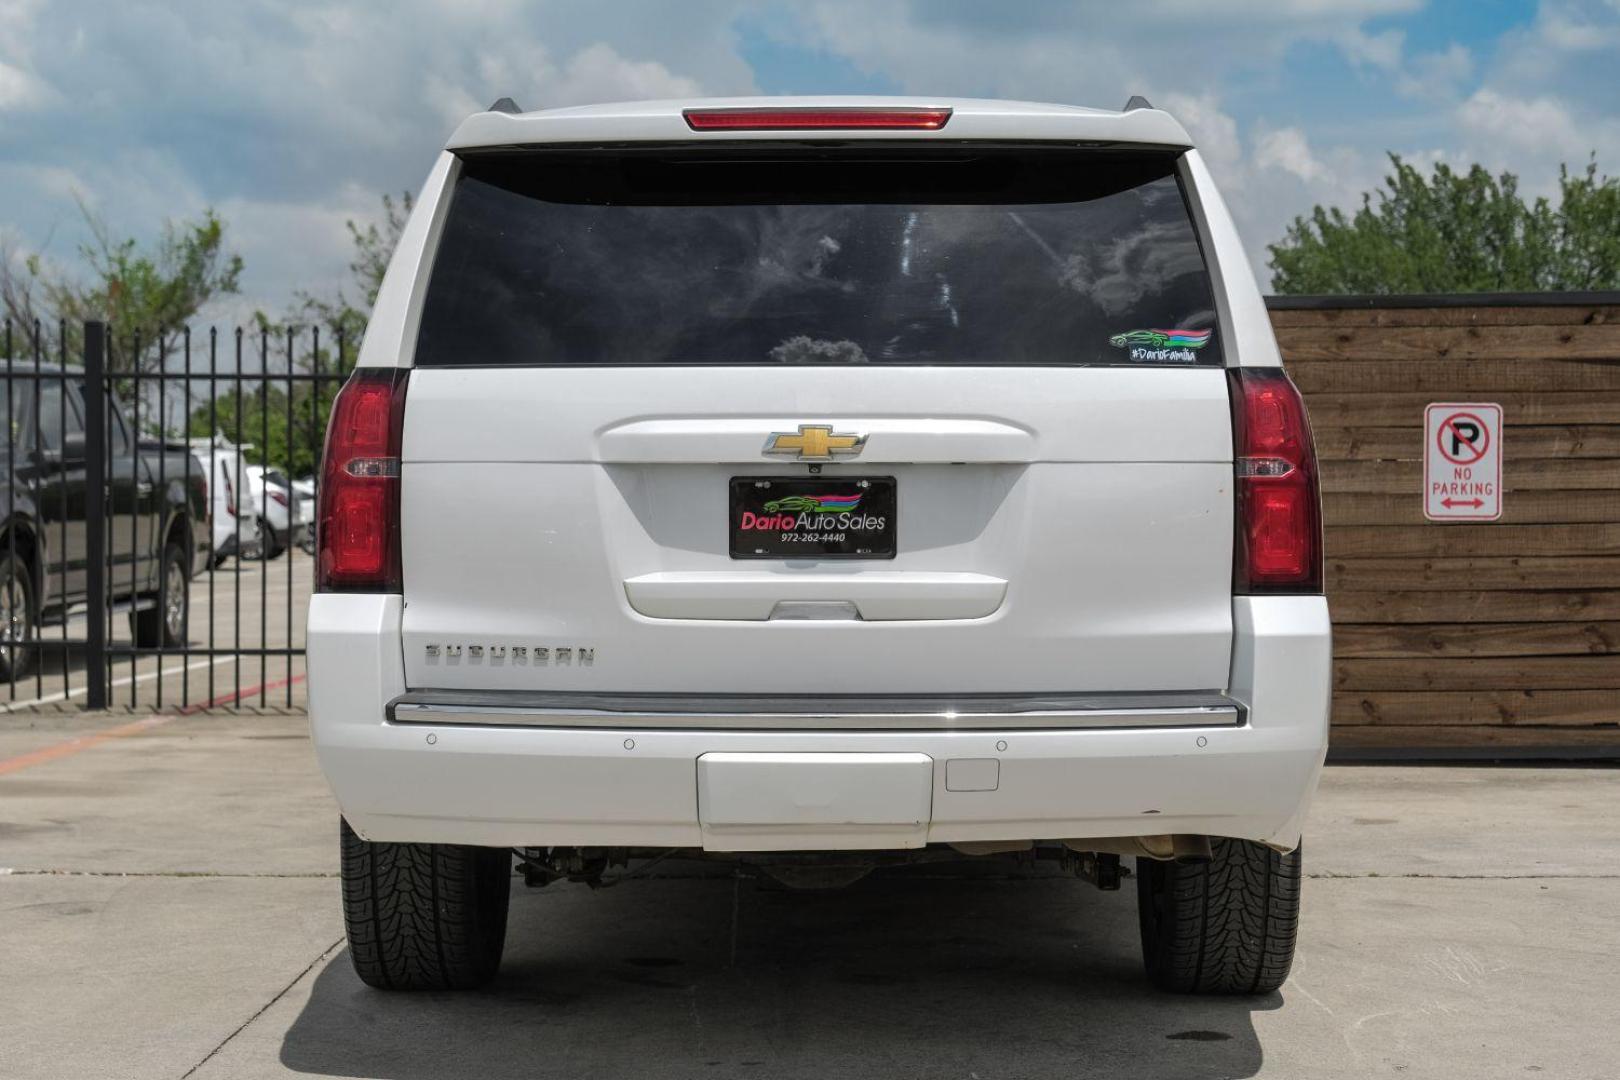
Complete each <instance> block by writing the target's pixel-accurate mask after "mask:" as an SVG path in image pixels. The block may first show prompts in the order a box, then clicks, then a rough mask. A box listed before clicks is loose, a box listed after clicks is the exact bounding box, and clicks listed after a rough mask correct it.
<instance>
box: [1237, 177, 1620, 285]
mask: <svg viewBox="0 0 1620 1080" xmlns="http://www.w3.org/2000/svg"><path fill="white" fill-rule="evenodd" d="M1390 162H1391V164H1392V165H1393V166H1394V172H1393V173H1392V174H1391V175H1389V176H1387V177H1385V179H1384V186H1383V187H1382V188H1380V189H1379V190H1378V191H1377V192H1376V200H1375V198H1374V194H1375V193H1372V192H1369V193H1367V194H1364V195H1363V196H1362V197H1361V207H1360V208H1359V209H1358V210H1356V211H1355V213H1354V214H1353V215H1347V214H1346V213H1345V212H1344V211H1343V210H1340V209H1338V208H1337V207H1335V208H1331V209H1329V208H1326V207H1322V206H1317V207H1316V208H1315V209H1313V210H1312V211H1311V213H1310V214H1309V215H1307V216H1305V217H1298V218H1295V219H1294V222H1293V224H1292V225H1290V226H1289V227H1288V231H1287V234H1286V235H1285V236H1284V237H1283V239H1282V241H1281V242H1279V243H1276V244H1272V245H1270V247H1269V251H1270V252H1271V260H1270V264H1271V269H1272V271H1273V273H1272V279H1271V285H1272V288H1273V289H1274V290H1275V291H1276V292H1278V293H1283V294H1295V295H1298V294H1308V293H1374V294H1385V293H1444V292H1458V293H1466V292H1541V291H1546V290H1561V289H1613V288H1620V179H1616V178H1612V177H1606V176H1600V175H1599V174H1598V170H1597V162H1596V160H1595V159H1594V160H1591V161H1589V162H1587V165H1586V168H1585V169H1584V170H1581V171H1579V172H1573V173H1572V172H1571V171H1570V170H1569V168H1568V166H1561V167H1560V168H1559V189H1560V191H1559V201H1558V205H1556V206H1554V205H1553V204H1552V203H1551V202H1550V201H1549V200H1548V199H1546V198H1537V199H1535V200H1527V199H1525V198H1524V196H1522V195H1521V194H1520V193H1519V180H1518V177H1516V176H1514V175H1513V174H1512V173H1507V172H1504V173H1502V174H1501V175H1500V176H1492V175H1491V174H1490V173H1489V172H1487V171H1486V170H1485V169H1484V168H1483V167H1482V166H1480V165H1474V166H1472V167H1471V168H1470V169H1468V171H1467V172H1457V171H1455V170H1454V169H1452V168H1451V167H1449V166H1447V165H1445V164H1443V163H1442V164H1437V165H1436V166H1435V167H1434V171H1433V173H1432V174H1431V175H1429V176H1425V175H1424V174H1423V173H1422V172H1420V171H1418V169H1416V168H1414V167H1413V166H1412V165H1410V164H1408V163H1406V162H1405V161H1402V160H1401V158H1400V157H1399V156H1397V155H1395V154H1391V155H1390Z"/></svg>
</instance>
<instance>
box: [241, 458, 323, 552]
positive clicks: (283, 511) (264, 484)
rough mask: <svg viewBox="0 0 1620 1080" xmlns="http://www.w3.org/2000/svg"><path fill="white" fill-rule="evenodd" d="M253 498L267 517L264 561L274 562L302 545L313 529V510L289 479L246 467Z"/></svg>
mask: <svg viewBox="0 0 1620 1080" xmlns="http://www.w3.org/2000/svg"><path fill="white" fill-rule="evenodd" d="M242 468H243V471H244V472H246V473H247V478H248V485H249V486H250V487H251V488H252V489H253V498H254V500H255V501H256V502H257V503H258V505H259V506H260V507H262V512H263V515H264V520H263V525H262V533H263V536H264V557H265V558H267V559H274V558H276V557H277V556H279V555H280V554H281V553H282V552H283V551H285V550H287V548H289V547H293V546H295V545H298V544H301V543H302V542H303V539H304V534H305V533H306V532H308V530H310V529H311V528H313V527H314V525H313V522H312V521H311V512H310V508H311V507H312V506H313V503H312V502H311V503H306V502H305V501H304V499H303V498H302V497H301V496H300V495H299V493H298V491H297V490H296V488H295V487H294V486H293V485H292V484H290V483H289V482H288V481H287V477H286V476H285V475H283V474H282V473H280V472H278V471H277V470H275V469H267V468H265V467H264V466H263V465H244V466H243V467H242Z"/></svg>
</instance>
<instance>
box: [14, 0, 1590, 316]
mask: <svg viewBox="0 0 1620 1080" xmlns="http://www.w3.org/2000/svg"><path fill="white" fill-rule="evenodd" d="M1126 7H1127V5H1119V4H1102V3H1096V4H1081V3H1061V4H1060V3H1033V2H1031V3H1003V4H993V3H983V2H977V0H934V2H924V0H915V2H910V3H902V2H885V0H865V2H855V3H850V2H837V0H827V2H818V0H798V2H796V3H773V2H764V0H760V2H750V0H681V2H679V3H674V2H668V3H628V2H625V3H614V2H609V0H589V2H577V3H576V2H569V0H557V2H530V3H525V2H521V0H390V2H386V3H384V2H380V0H378V2H373V3H359V2H328V3H302V2H299V0H170V2H168V3H160V2H146V0H120V2H112V0H101V2H96V0H0V232H3V234H4V238H5V241H6V243H7V245H8V246H9V247H10V248H11V249H12V250H13V251H14V252H26V251H32V250H38V249H41V248H43V250H44V252H45V254H46V256H47V257H48V258H53V259H55V260H56V261H57V262H59V263H63V264H68V265H71V264H72V262H73V256H74V250H75V247H76V245H77V244H78V243H79V242H80V240H81V239H82V228H81V226H80V223H79V213H78V210H77V208H76V205H75V196H77V197H79V198H81V199H83V200H84V202H85V203H87V204H88V205H89V206H90V207H92V208H93V209H94V210H95V212H96V213H98V214H99V215H101V216H102V217H103V218H104V219H105V220H106V221H107V222H108V223H109V224H110V225H111V226H112V227H113V229H114V230H115V231H117V232H120V233H124V234H129V235H134V236H138V237H143V238H145V237H150V236H151V235H153V234H154V233H155V232H156V231H157V230H158V228H159V227H160V226H161V223H162V221H163V220H164V219H165V218H174V217H186V216H190V215H195V214H197V213H198V212H200V211H201V210H202V209H203V208H205V207H209V206H212V207H215V208H217V209H218V211H219V212H220V213H221V215H222V216H223V217H224V218H225V219H226V221H227V222H228V223H229V227H230V235H231V240H232V243H233V245H234V246H235V248H236V249H237V250H238V251H239V252H240V253H241V254H242V255H243V256H244V258H245V259H246V262H247V271H246V274H245V275H244V279H243V287H244V296H243V298H242V300H241V302H239V303H237V304H233V305H230V306H229V308H228V309H222V310H221V311H219V312H215V313H213V314H214V315H215V316H216V317H223V318H230V317H232V316H234V315H238V314H240V313H241V311H243V310H245V309H250V308H251V307H252V306H255V305H257V306H263V307H265V308H267V309H269V310H272V311H273V310H277V309H279V308H280V307H281V306H282V305H283V304H285V303H286V301H287V299H288V298H289V297H290V295H291V294H292V292H293V291H294V290H295V289H299V288H305V289H312V290H316V291H321V290H326V289H330V288H332V287H334V286H335V285H336V284H337V283H338V282H340V281H341V280H342V278H343V276H344V267H345V264H346V262H347V260H348V241H347V237H346V234H345V232H344V230H343V222H344V221H345V220H346V219H349V218H359V219H362V220H365V219H368V218H371V217H374V216H375V214H376V212H377V208H378V196H379V194H380V193H381V192H385V191H398V190H400V189H402V188H411V189H413V190H414V188H415V187H416V186H417V185H418V184H419V183H420V181H421V179H422V177H423V175H424V174H425V172H426V170H427V167H428V165H429V163H430V162H431V160H432V158H433V155H434V152H435V151H436V150H437V149H438V147H439V146H440V145H441V144H442V142H443V140H444V138H445V136H446V135H447V134H448V133H449V131H450V130H451V129H452V128H453V127H454V125H455V124H456V122H457V121H458V120H459V119H461V118H462V117H463V116H464V115H466V114H467V113H468V112H471V111H474V110H476V109H479V108H483V107H485V106H487V105H488V104H489V103H490V102H491V101H493V100H494V99H495V98H497V97H500V96H502V95H510V96H512V97H514V98H516V99H517V101H518V102H519V104H521V105H523V106H524V107H525V108H538V107H541V106H547V105H571V104H580V103H586V102H594V101H611V100H617V99H628V98H647V97H688V96H696V95H701V94H749V93H764V94H787V93H838V92H866V93H894V94H918V95H958V96H976V97H1014V98H1027V99H1035V100H1043V101H1058V102H1072V103H1078V104H1085V105H1100V106H1105V107H1110V108H1116V107H1118V106H1119V105H1120V104H1122V103H1123V102H1124V100H1125V99H1126V97H1128V96H1129V95H1131V94H1133V93H1139V94H1145V95H1146V96H1148V97H1149V98H1150V99H1152V101H1153V102H1154V103H1155V104H1157V105H1160V106H1162V107H1165V108H1168V109H1169V110H1171V111H1172V112H1174V113H1175V114H1176V115H1177V116H1178V117H1180V118H1181V120H1182V121H1183V122H1184V123H1185V124H1186V125H1187V127H1188V128H1189V129H1190V130H1191V131H1192V133H1193V136H1194V138H1195V139H1197V140H1198V141H1199V142H1200V144H1201V145H1202V147H1203V149H1204V151H1205V153H1206V154H1207V155H1208V157H1209V159H1210V162H1211V167H1212V168H1213V170H1214V172H1215V175H1216V177H1217V178H1218V179H1219V180H1220V181H1222V182H1223V184H1224V188H1225V192H1226V195H1227V198H1228V200H1229V201H1230V202H1231V203H1232V205H1233V208H1234V210H1235V212H1236V213H1237V215H1238V218H1239V224H1240V226H1241V227H1242V228H1243V231H1244V234H1245V237H1246V239H1247V241H1248V243H1249V246H1250V251H1251V256H1252V257H1254V258H1255V259H1256V260H1257V263H1259V262H1262V261H1263V259H1264V245H1265V244H1266V243H1267V242H1269V241H1272V240H1275V239H1277V238H1278V237H1279V236H1280V235H1281V233H1282V231H1283V229H1284V227H1285V226H1286V224H1287V222H1288V221H1289V220H1290V219H1291V218H1292V217H1293V216H1294V215H1295V214H1298V213H1301V212H1304V211H1306V210H1308V209H1309V208H1310V207H1311V206H1312V205H1313V204H1314V203H1330V204H1342V205H1350V204H1352V203H1354V202H1355V201H1356V200H1357V198H1358V195H1359V193H1360V192H1361V191H1364V190H1366V189H1368V188H1369V187H1372V186H1374V185H1375V184H1376V183H1377V182H1378V180H1379V178H1380V176H1381V175H1382V172H1383V168H1384V158H1383V155H1384V153H1385V151H1387V150H1393V151H1396V152H1398V153H1401V154H1403V155H1406V156H1409V157H1411V158H1414V159H1418V160H1421V161H1433V160H1437V159H1443V160H1446V161H1449V162H1454V163H1468V162H1472V161H1481V162H1484V163H1485V164H1487V165H1489V166H1491V167H1492V168H1493V169H1504V168H1505V169H1511V170H1513V171H1515V172H1517V173H1519V174H1520V175H1521V177H1522V178H1523V182H1524V184H1525V186H1526V187H1527V188H1528V189H1530V190H1532V191H1544V190H1550V189H1551V188H1552V187H1553V186H1554V184H1555V182H1556V176H1557V168H1558V164H1559V163H1560V162H1563V161H1569V162H1573V163H1584V161H1585V160H1586V158H1587V156H1588V155H1589V154H1590V153H1592V152H1593V151H1596V153H1597V155H1598V162H1599V165H1600V167H1601V168H1603V169H1604V170H1605V171H1606V172H1611V173H1612V172H1620V107H1617V106H1620V0H1543V2H1541V3H1539V4H1538V3H1535V2H1531V0H1523V2H1510V0H1449V2H1434V0H1431V2H1427V3H1426V2H1424V0H1138V2H1135V3H1132V4H1130V5H1128V11H1121V10H1119V9H1122V8H1126ZM1261 275H1262V278H1263V279H1269V273H1268V272H1267V271H1265V270H1264V269H1263V268H1261Z"/></svg>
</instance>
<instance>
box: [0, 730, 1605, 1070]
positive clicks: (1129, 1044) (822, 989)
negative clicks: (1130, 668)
mask: <svg viewBox="0 0 1620 1080" xmlns="http://www.w3.org/2000/svg"><path fill="white" fill-rule="evenodd" d="M109 729H111V730H112V731H113V732H114V733H113V734H112V735H110V736H108V735H107V732H108V730H109ZM1617 806H1620V774H1617V773H1616V772H1614V771H1610V770H1605V769H1597V768H1592V769H1541V768H1503V769H1489V768H1371V767H1340V768H1334V769H1331V770H1329V772H1328V774H1327V777H1326V779H1325V782H1324V784H1323V788H1322V792H1321V795H1320V797H1319V799H1318V802H1317V804H1316V809H1315V812H1314V814H1313V817H1312V820H1311V824H1310V827H1309V831H1308V834H1307V870H1308V872H1309V874H1310V880H1309V881H1308V883H1307V889H1306V895H1305V906H1306V910H1305V921H1304V937H1303V940H1302V943H1301V947H1300V953H1299V959H1298V962H1297V964H1296V967H1295V970H1294V975H1293V977H1292V978H1291V979H1290V981H1289V982H1288V983H1287V985H1285V986H1284V987H1283V989H1282V991H1281V992H1280V993H1277V994H1273V995H1270V996H1267V997H1262V998H1258V999H1252V1000H1245V999H1234V1000H1210V999H1204V1000H1192V999H1181V998H1175V997H1168V996H1163V995H1159V994H1156V993H1153V992H1152V991H1150V990H1149V989H1148V988H1147V987H1146V985H1145V984H1144V981H1143V978H1142V975H1141V972H1140V966H1139V962H1138V958H1137V952H1136V950H1137V939H1136V926H1135V906H1134V896H1133V895H1132V893H1131V892H1130V891H1129V888H1130V883H1129V882H1127V888H1126V889H1125V890H1123V891H1121V892H1118V893H1100V892H1097V891H1095V890H1094V889H1092V888H1091V887H1090V886H1089V885H1085V884H1082V883H1079V882H1077V881H1075V880H1073V879H1062V878H1058V877H1055V876H1053V875H1051V874H1036V875H1025V876H1018V877H1008V876H1005V875H984V874H978V875H972V876H962V875H954V876H953V875H949V874H947V873H945V872H943V871H941V870H938V869H930V870H929V871H928V872H926V873H893V874H890V875H887V876H883V877H873V878H868V879H867V880H866V881H864V882H863V883H861V884H860V885H857V886H855V887H853V888H851V889H848V890H844V891H839V892H829V893H806V892H787V891H782V890H780V889H778V888H774V887H771V886H769V885H767V884H766V883H762V882H758V881H754V880H752V879H744V878H737V877H734V876H731V875H729V874H727V873H726V872H725V871H723V870H708V871H705V870H704V869H702V868H700V867H673V868H671V867H670V864H668V863H666V864H664V865H663V866H662V867H660V868H659V870H658V872H657V873H656V874H655V875H654V876H651V877H648V878H641V879H632V880H627V881H624V882H622V883H620V884H618V885H616V886H613V887H610V888H606V889H601V890H598V891H594V892H593V891H591V890H589V889H587V888H585V887H584V886H577V885H576V886H569V885H556V886H552V887H550V888H547V889H542V890H529V889H526V888H525V887H524V886H523V885H522V884H521V883H520V882H515V883H514V897H513V907H512V916H511V929H510V937H509V944H508V948H507V963H506V966H505V968H504V970H503V973H502V975H501V976H500V977H499V979H498V980H497V982H496V983H495V984H494V985H493V986H492V987H491V988H489V989H488V990H486V991H482V992H479V993H474V994H467V995H447V994H431V995H416V996H402V995H385V994H379V993H377V992H374V991H370V990H367V989H366V988H364V987H362V986H361V985H360V984H359V982H358V981H357V980H356V979H355V978H354V975H353V973H352V971H351V970H350V967H349V960H348V957H347V955H346V953H345V951H344V947H343V944H342V927H341V924H340V920H339V913H338V901H337V892H338V883H337V880H336V877H335V873H336V869H337V859H336V851H337V837H336V810H335V807H334V806H333V804H332V802H331V800H330V798H329V796H328V795H327V793H326V789H325V787H324V784H323V782H322V780H321V778H320V776H319V774H318V772H317V771H316V768H315V764H314V761H313V758H312V755H311V753H310V748H309V745H308V742H307V739H306V736H305V722H304V720H303V718H302V717H300V716H297V715H281V716H278V715H256V716H241V715H238V716H220V715H193V716H186V717H177V718H173V719H168V718H165V717H159V718H157V719H155V720H152V721H146V722H140V723H135V722H130V721H128V720H127V718H109V717H105V716H101V717H97V716H92V715H88V714H79V715H75V716H67V715H64V716H56V717H52V716H45V717H40V716H34V717H22V716H10V717H6V718H5V720H4V726H3V727H0V940H3V946H0V1016H3V1017H4V1018H5V1021H4V1027H3V1032H4V1034H3V1036H0V1076H3V1077H6V1078H8V1080H9V1078H23V1080H36V1078H37V1080H52V1078H71V1080H86V1078H91V1077H116V1078H120V1080H129V1078H145V1077H196V1078H199V1080H200V1078H213V1077H232V1078H244V1080H246V1078H254V1077H269V1076H278V1077H279V1076H343V1077H350V1076H356V1077H358V1076H365V1077H387V1078H395V1080H414V1078H429V1077H456V1078H459V1077H480V1078H491V1080H501V1078H516V1077H551V1076H558V1077H562V1076H567V1077H629V1076H635V1077H664V1076H669V1077H677V1076H679V1077H690V1076H714V1077H727V1076H741V1077H818V1078H825V1077H845V1076H848V1077H856V1076H859V1077H879V1076H881V1077H896V1076H929V1077H935V1076H943V1077H963V1078H967V1077H983V1078H991V1077H1044V1076H1054V1077H1055V1076H1064V1077H1074V1076H1106V1077H1153V1078H1167V1077H1248V1076H1267V1077H1366V1076H1382V1075H1389V1076H1405V1077H1410V1076H1443V1077H1509V1076H1512V1077H1525V1076H1538V1075H1539V1076H1548V1077H1592V1078H1599V1077H1603V1078H1608V1077H1613V1076H1615V1075H1617V1074H1620V1026H1617V1025H1616V1016H1617V1013H1616V1003H1617V1002H1620V919H1617V918H1616V916H1615V912H1616V911H1617V910H1620V829H1617V828H1616V825H1615V817H1614V812H1615V808H1616V807H1617Z"/></svg>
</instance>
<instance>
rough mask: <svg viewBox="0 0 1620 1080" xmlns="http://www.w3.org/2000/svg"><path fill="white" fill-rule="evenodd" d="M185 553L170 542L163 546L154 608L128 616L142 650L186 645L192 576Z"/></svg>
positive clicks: (184, 550) (131, 613)
mask: <svg viewBox="0 0 1620 1080" xmlns="http://www.w3.org/2000/svg"><path fill="white" fill-rule="evenodd" d="M189 565H190V563H189V561H188V560H187V559H186V549H185V548H183V547H181V546H180V545H179V544H176V543H174V542H173V541H172V540H171V541H170V542H169V543H167V544H165V545H163V563H162V565H161V567H160V568H159V573H160V574H161V575H162V576H160V577H159V578H158V581H159V582H160V584H159V586H158V594H157V606H156V607H150V608H146V609H145V610H142V611H132V612H130V615H129V625H130V630H131V631H132V632H133V633H134V635H135V644H136V645H138V646H140V647H141V648H143V649H173V648H178V647H179V646H181V645H184V644H185V643H186V627H187V624H188V622H189V621H190V618H191V574H190V573H189V572H188V567H189Z"/></svg>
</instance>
